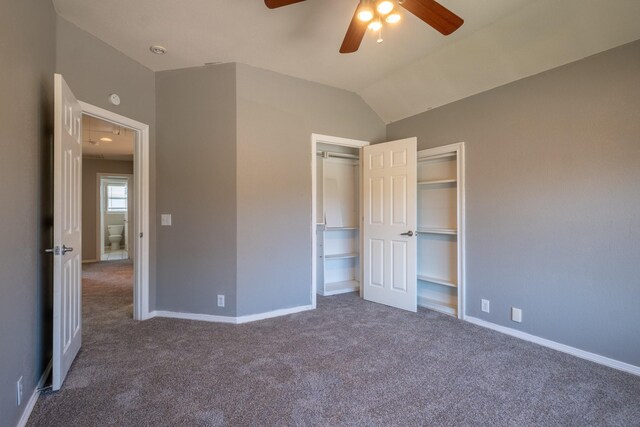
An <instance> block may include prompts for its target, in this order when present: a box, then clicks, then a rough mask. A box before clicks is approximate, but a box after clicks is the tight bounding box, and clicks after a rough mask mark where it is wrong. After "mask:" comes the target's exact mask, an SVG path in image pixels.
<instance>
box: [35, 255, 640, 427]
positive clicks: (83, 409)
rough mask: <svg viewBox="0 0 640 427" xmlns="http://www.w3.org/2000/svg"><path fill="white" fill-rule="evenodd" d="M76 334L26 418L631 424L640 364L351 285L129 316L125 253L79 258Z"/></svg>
mask: <svg viewBox="0 0 640 427" xmlns="http://www.w3.org/2000/svg"><path fill="white" fill-rule="evenodd" d="M83 295H84V307H83V315H84V336H83V339H84V342H83V347H82V350H81V351H80V354H79V355H78V358H77V360H76V361H75V362H74V364H73V366H72V368H71V371H70V372H69V376H68V377H67V380H66V382H65V384H64V387H63V389H62V390H61V391H59V392H57V393H48V394H44V395H43V396H41V398H40V399H39V401H38V403H37V405H36V407H35V409H34V411H33V414H32V416H31V419H30V423H29V425H32V426H39V425H42V426H94V425H99V426H144V425H188V426H218V425H227V426H285V425H309V426H318V425H319V426H338V425H353V426H356V425H357V426H361V425H362V426H364V425H366V426H418V425H433V426H467V425H468V426H470V425H474V426H488V425H490V426H529V425H539V426H555V425H568V426H593V425H608V426H640V378H639V377H635V376H632V375H629V374H625V373H622V372H619V371H616V370H613V369H609V368H606V367H603V366H600V365H596V364H593V363H590V362H587V361H584V360H581V359H577V358H574V357H572V356H569V355H566V354H563V353H559V352H556V351H553V350H550V349H547V348H544V347H540V346H537V345H535V344H531V343H527V342H525V341H521V340H518V339H515V338H511V337H508V336H505V335H502V334H499V333H496V332H493V331H490V330H487V329H483V328H480V327H477V326H474V325H471V324H468V323H465V322H461V321H459V320H456V319H453V318H451V317H448V316H444V315H440V314H437V313H435V312H431V311H427V310H421V311H420V312H419V313H418V314H417V315H416V314H410V313H405V312H402V311H400V310H396V309H392V308H388V307H385V306H382V305H378V304H372V303H369V302H365V301H363V300H361V299H359V298H357V297H356V296H355V295H353V294H350V295H342V296H336V297H328V298H319V299H318V309H317V310H315V311H309V312H305V313H299V314H295V315H291V316H286V317H281V318H276V319H271V320H265V321H260V322H255V323H250V324H246V325H222V324H214V323H206V322H196V321H187V320H174V319H160V318H158V319H152V320H149V321H145V322H134V321H133V320H132V319H131V313H132V288H131V264H127V263H125V262H111V263H100V264H94V265H90V266H88V267H87V268H86V269H85V275H84V280H83Z"/></svg>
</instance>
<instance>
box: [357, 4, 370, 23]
mask: <svg viewBox="0 0 640 427" xmlns="http://www.w3.org/2000/svg"><path fill="white" fill-rule="evenodd" d="M358 19H359V20H360V21H362V22H369V21H371V20H372V19H373V9H371V8H370V7H368V6H362V7H361V8H360V10H359V11H358Z"/></svg>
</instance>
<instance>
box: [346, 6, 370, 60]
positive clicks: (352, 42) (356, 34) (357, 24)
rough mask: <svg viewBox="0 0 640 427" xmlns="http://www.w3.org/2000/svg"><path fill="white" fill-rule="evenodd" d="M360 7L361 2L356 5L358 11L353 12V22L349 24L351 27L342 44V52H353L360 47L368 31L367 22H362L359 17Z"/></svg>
mask: <svg viewBox="0 0 640 427" xmlns="http://www.w3.org/2000/svg"><path fill="white" fill-rule="evenodd" d="M359 9H360V4H358V7H356V11H355V12H354V13H353V18H351V24H349V28H348V29H347V34H345V36H344V40H343V41H342V46H340V53H353V52H355V51H356V50H358V48H359V47H360V43H362V38H363V37H364V34H365V33H366V32H367V25H368V23H367V22H362V21H361V20H359V19H358V10H359Z"/></svg>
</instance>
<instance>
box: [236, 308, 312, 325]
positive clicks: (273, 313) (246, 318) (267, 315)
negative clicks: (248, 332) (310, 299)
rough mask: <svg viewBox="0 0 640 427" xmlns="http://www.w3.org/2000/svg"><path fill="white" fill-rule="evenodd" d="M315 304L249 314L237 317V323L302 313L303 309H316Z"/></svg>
mask: <svg viewBox="0 0 640 427" xmlns="http://www.w3.org/2000/svg"><path fill="white" fill-rule="evenodd" d="M315 308H316V307H315V305H301V306H298V307H291V308H281V309H279V310H273V311H267V312H266V313H258V314H247V315H245V316H239V317H236V323H237V324H242V323H249V322H255V321H256V320H264V319H271V318H273V317H280V316H287V315H289V314H295V313H300V312H302V311H308V310H314V309H315Z"/></svg>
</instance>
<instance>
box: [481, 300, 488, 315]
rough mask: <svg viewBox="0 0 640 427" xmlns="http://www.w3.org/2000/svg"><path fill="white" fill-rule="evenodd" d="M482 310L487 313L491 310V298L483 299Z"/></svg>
mask: <svg viewBox="0 0 640 427" xmlns="http://www.w3.org/2000/svg"><path fill="white" fill-rule="evenodd" d="M482 311H484V312H485V313H488V312H489V300H488V299H483V300H482Z"/></svg>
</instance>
